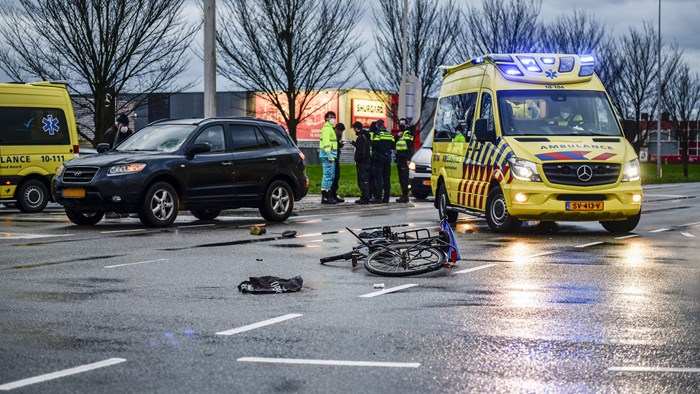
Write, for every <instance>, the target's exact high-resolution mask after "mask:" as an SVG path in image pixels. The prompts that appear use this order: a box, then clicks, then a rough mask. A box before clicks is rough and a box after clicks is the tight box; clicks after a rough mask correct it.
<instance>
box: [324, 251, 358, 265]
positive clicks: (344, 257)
mask: <svg viewBox="0 0 700 394" xmlns="http://www.w3.org/2000/svg"><path fill="white" fill-rule="evenodd" d="M352 254H353V252H348V253H343V254H338V255H335V256H328V257H322V258H321V259H320V260H321V264H323V263H329V262H331V261H336V260H350V259H351V258H352Z"/></svg>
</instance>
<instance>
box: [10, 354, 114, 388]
mask: <svg viewBox="0 0 700 394" xmlns="http://www.w3.org/2000/svg"><path fill="white" fill-rule="evenodd" d="M124 361H126V359H123V358H109V359H107V360H104V361H99V362H96V363H92V364H85V365H81V366H79V367H75V368H69V369H64V370H62V371H57V372H51V373H47V374H45V375H39V376H35V377H33V378H27V379H22V380H17V381H15V382H10V383H5V384H3V385H1V386H0V390H3V391H7V390H12V389H16V388H18V387H23V386H28V385H30V384H34V383H41V382H45V381H47V380H52V379H58V378H62V377H64V376H69V375H75V374H78V373H81V372H87V371H90V370H93V369H97V368H102V367H109V366H110V365H114V364H119V363H123V362H124Z"/></svg>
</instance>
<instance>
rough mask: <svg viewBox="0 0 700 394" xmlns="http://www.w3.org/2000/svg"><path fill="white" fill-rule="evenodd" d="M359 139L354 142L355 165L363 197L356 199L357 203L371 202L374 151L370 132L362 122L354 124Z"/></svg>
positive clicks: (358, 184) (358, 185)
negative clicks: (371, 145)
mask: <svg viewBox="0 0 700 394" xmlns="http://www.w3.org/2000/svg"><path fill="white" fill-rule="evenodd" d="M352 128H353V130H355V134H356V135H357V139H356V140H355V141H354V142H353V143H352V144H353V145H354V146H355V166H356V167H357V187H359V188H360V193H361V197H360V198H359V199H358V200H355V204H369V201H370V184H369V182H370V173H371V172H372V156H371V155H372V151H371V149H370V143H371V142H372V140H371V139H370V135H369V132H368V131H367V130H365V129H364V128H362V123H361V122H355V123H353V124H352Z"/></svg>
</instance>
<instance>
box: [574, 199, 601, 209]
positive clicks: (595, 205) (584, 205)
mask: <svg viewBox="0 0 700 394" xmlns="http://www.w3.org/2000/svg"><path fill="white" fill-rule="evenodd" d="M566 210H567V211H602V210H603V202H601V201H590V202H569V201H567V202H566Z"/></svg>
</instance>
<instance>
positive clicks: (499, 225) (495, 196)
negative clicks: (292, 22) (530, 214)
mask: <svg viewBox="0 0 700 394" xmlns="http://www.w3.org/2000/svg"><path fill="white" fill-rule="evenodd" d="M486 222H487V223H488V224H489V227H490V228H491V230H492V231H494V232H497V233H507V232H510V231H513V230H516V229H518V227H520V225H521V224H522V223H523V222H521V221H520V220H518V219H516V218H514V217H512V216H510V213H508V208H507V206H506V198H505V197H504V196H503V191H502V190H501V188H500V187H494V188H493V189H491V191H490V192H489V195H488V198H487V199H486Z"/></svg>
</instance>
